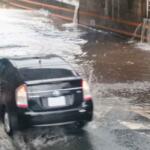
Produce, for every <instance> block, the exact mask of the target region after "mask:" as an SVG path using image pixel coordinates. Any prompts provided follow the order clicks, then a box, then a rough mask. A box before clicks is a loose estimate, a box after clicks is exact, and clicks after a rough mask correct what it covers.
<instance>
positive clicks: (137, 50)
mask: <svg viewBox="0 0 150 150" xmlns="http://www.w3.org/2000/svg"><path fill="white" fill-rule="evenodd" d="M144 46H146V48H147V47H148V46H147V45H145V44H143V46H141V44H136V43H132V44H130V42H128V40H127V39H125V38H123V37H121V36H118V35H115V34H112V33H109V32H104V31H96V30H92V29H88V28H83V27H80V26H73V25H72V24H71V25H68V24H67V25H65V22H63V21H62V20H58V19H57V18H52V17H51V14H50V13H49V12H48V11H46V10H34V11H28V10H17V9H3V8H1V9H0V56H1V57H21V56H28V57H32V56H45V55H49V54H58V55H60V56H62V57H64V58H65V59H66V60H67V61H69V62H70V63H71V64H72V66H73V67H75V69H76V70H77V71H78V72H79V73H80V74H81V76H82V77H84V78H86V79H87V80H88V81H89V84H90V86H91V92H92V94H93V101H94V119H93V121H92V122H91V123H90V124H89V125H88V126H87V127H85V128H84V130H83V131H72V130H71V129H68V128H69V127H68V128H61V127H54V128H52V127H51V128H45V129H40V128H35V129H28V130H25V131H22V132H17V133H16V134H15V135H14V136H13V138H9V137H8V136H7V135H6V134H5V133H4V131H3V126H2V124H0V133H1V134H0V150H17V149H18V150H20V149H21V150H49V149H53V150H62V149H65V150H83V149H86V150H149V147H150V50H149V49H148V48H147V49H146V50H145V49H144ZM142 48H143V49H142Z"/></svg>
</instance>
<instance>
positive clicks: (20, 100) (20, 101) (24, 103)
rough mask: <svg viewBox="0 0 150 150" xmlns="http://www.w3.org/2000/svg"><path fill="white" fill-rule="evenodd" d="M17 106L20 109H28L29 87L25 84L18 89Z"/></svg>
mask: <svg viewBox="0 0 150 150" xmlns="http://www.w3.org/2000/svg"><path fill="white" fill-rule="evenodd" d="M16 104H17V106H18V107H19V108H27V107H28V100H27V86H26V85H25V84H23V85H21V86H19V87H18V88H17V89H16Z"/></svg>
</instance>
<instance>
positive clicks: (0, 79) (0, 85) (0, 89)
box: [0, 60, 5, 107]
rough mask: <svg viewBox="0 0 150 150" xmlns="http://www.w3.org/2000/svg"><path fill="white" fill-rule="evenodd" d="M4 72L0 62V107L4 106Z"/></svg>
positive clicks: (3, 66)
mask: <svg viewBox="0 0 150 150" xmlns="http://www.w3.org/2000/svg"><path fill="white" fill-rule="evenodd" d="M4 70H5V65H4V64H3V61H2V60H0V107H2V105H3V104H4Z"/></svg>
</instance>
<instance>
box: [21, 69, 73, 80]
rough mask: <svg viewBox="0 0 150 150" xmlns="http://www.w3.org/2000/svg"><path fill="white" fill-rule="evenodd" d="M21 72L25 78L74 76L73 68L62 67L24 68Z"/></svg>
mask: <svg viewBox="0 0 150 150" xmlns="http://www.w3.org/2000/svg"><path fill="white" fill-rule="evenodd" d="M19 72H20V74H21V76H22V77H23V79H24V80H39V79H52V78H64V77H72V76H74V74H73V72H72V71H71V70H67V69H62V68H31V69H30V68H22V69H20V70H19Z"/></svg>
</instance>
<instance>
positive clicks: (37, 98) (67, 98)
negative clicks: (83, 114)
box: [26, 77, 83, 112]
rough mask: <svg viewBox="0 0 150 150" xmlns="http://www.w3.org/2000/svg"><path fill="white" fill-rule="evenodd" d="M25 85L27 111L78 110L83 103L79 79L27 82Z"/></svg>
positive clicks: (80, 80)
mask: <svg viewBox="0 0 150 150" xmlns="http://www.w3.org/2000/svg"><path fill="white" fill-rule="evenodd" d="M26 84H27V95H28V105H29V109H30V110H32V111H35V112H39V111H51V110H60V109H61V110H63V109H72V108H78V107H79V106H80V105H81V103H82V101H83V92H82V85H81V84H82V79H81V78H79V77H68V78H58V79H47V80H35V81H27V82H26Z"/></svg>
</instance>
